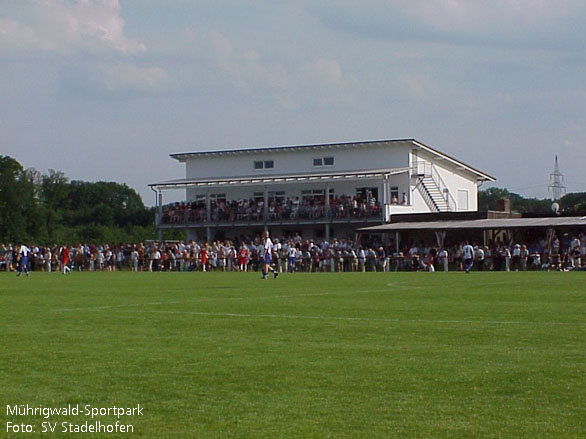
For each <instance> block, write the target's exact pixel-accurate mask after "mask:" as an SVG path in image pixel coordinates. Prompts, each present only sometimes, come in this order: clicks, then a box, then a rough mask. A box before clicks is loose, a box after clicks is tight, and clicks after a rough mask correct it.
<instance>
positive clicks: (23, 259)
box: [17, 244, 31, 276]
mask: <svg viewBox="0 0 586 439" xmlns="http://www.w3.org/2000/svg"><path fill="white" fill-rule="evenodd" d="M30 252H31V251H30V249H29V248H28V247H27V246H26V245H24V244H22V245H21V246H20V248H19V249H18V256H19V267H18V274H17V276H20V275H21V274H22V273H23V272H24V274H26V275H27V276H28V275H29V269H28V257H29V255H30Z"/></svg>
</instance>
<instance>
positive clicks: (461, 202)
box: [458, 189, 468, 210]
mask: <svg viewBox="0 0 586 439" xmlns="http://www.w3.org/2000/svg"><path fill="white" fill-rule="evenodd" d="M458 210H468V191H465V190H461V189H459V190H458Z"/></svg>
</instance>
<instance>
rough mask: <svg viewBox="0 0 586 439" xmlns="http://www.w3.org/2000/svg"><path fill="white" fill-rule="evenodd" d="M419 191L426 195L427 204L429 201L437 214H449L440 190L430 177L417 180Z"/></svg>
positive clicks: (448, 207)
mask: <svg viewBox="0 0 586 439" xmlns="http://www.w3.org/2000/svg"><path fill="white" fill-rule="evenodd" d="M418 180H419V186H420V190H421V191H422V192H423V193H424V195H425V194H427V195H428V197H425V198H427V200H428V202H429V201H431V203H430V204H431V205H433V206H434V207H435V209H436V211H437V212H449V211H450V210H451V209H450V206H449V204H448V202H447V200H446V198H445V197H444V194H443V193H442V191H441V189H440V188H439V186H438V185H437V183H436V182H435V181H434V179H433V178H432V177H431V176H420V177H419V178H418Z"/></svg>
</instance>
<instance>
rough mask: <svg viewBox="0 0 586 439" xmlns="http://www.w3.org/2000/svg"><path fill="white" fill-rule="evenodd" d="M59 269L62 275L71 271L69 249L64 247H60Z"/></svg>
mask: <svg viewBox="0 0 586 439" xmlns="http://www.w3.org/2000/svg"><path fill="white" fill-rule="evenodd" d="M60 253H61V268H62V270H63V274H67V273H69V272H70V271H71V268H69V248H67V246H66V245H64V246H63V247H61V251H60Z"/></svg>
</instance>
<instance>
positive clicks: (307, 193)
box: [301, 188, 334, 200]
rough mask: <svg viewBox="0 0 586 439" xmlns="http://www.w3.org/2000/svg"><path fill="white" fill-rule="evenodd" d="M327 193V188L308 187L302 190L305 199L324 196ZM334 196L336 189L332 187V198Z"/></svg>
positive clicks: (302, 196)
mask: <svg viewBox="0 0 586 439" xmlns="http://www.w3.org/2000/svg"><path fill="white" fill-rule="evenodd" d="M325 193H326V191H325V189H308V190H303V191H301V198H302V199H303V200H313V199H314V198H323V197H324V194H325ZM333 197H334V190H333V189H332V188H330V199H331V198H333Z"/></svg>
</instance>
